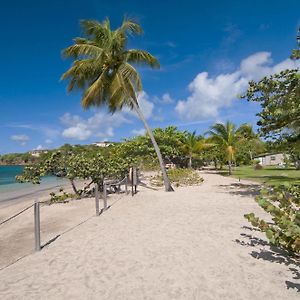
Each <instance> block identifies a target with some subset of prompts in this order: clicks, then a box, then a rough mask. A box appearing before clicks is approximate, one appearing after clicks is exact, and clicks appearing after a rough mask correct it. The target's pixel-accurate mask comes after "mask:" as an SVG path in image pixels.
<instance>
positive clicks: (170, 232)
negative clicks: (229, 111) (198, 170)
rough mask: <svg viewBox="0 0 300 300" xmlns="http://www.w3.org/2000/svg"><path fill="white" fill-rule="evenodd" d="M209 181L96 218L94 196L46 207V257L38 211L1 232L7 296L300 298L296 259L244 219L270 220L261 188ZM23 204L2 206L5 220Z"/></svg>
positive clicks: (141, 196) (153, 193)
mask: <svg viewBox="0 0 300 300" xmlns="http://www.w3.org/2000/svg"><path fill="white" fill-rule="evenodd" d="M202 176H203V177H204V183H203V184H201V185H200V186H193V187H180V188H178V189H176V192H175V193H165V192H164V191H163V190H162V189H156V188H155V190H154V189H152V188H149V187H148V188H147V187H139V193H138V194H137V195H136V196H134V197H131V196H125V195H124V194H119V195H113V196H110V198H109V204H110V205H111V207H110V208H109V209H108V210H107V211H106V212H104V213H103V214H101V215H100V216H98V217H96V216H95V204H94V199H82V200H77V201H72V202H70V203H66V204H56V205H51V206H43V207H42V208H41V220H42V221H41V222H42V225H41V226H42V229H41V234H42V244H46V246H45V247H44V248H43V249H42V251H40V252H33V246H34V240H33V211H32V210H28V211H26V213H24V214H23V215H22V216H19V217H18V218H16V219H15V221H14V222H11V223H6V224H5V225H3V226H1V227H0V232H1V234H0V236H1V238H0V259H1V260H0V268H2V269H1V271H0V298H1V299H272V300H274V299H299V291H300V276H299V275H300V274H299V261H298V262H297V261H296V260H295V259H294V258H292V257H287V256H285V254H284V253H282V252H281V251H278V250H276V249H274V248H273V247H270V245H269V244H268V243H267V240H266V238H265V236H264V234H262V233H260V232H259V231H257V230H254V229H253V228H252V227H251V226H249V223H248V222H247V221H246V220H245V219H244V217H243V215H244V213H248V212H251V211H253V212H255V213H257V214H258V215H261V216H265V217H266V215H265V213H264V212H263V211H262V210H261V209H260V208H259V207H258V206H257V204H256V203H255V202H254V201H253V197H254V195H255V194H257V191H258V190H259V185H257V184H255V183H251V182H247V181H241V182H239V181H238V180H236V179H233V178H228V177H222V176H220V175H216V174H210V173H202ZM24 205H25V206H26V203H23V202H22V203H17V204H14V205H10V206H8V207H5V208H2V209H1V214H0V216H1V219H2V218H3V217H5V216H6V215H10V214H11V213H12V212H13V211H18V210H19V209H20V208H22V206H24ZM49 241H51V242H50V243H49ZM9 264H10V265H9ZM7 265H9V266H7Z"/></svg>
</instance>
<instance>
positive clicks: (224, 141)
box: [208, 121, 263, 175]
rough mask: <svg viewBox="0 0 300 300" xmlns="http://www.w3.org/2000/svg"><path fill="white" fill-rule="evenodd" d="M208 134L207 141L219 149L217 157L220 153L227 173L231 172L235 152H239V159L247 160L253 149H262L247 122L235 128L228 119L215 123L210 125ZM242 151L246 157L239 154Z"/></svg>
mask: <svg viewBox="0 0 300 300" xmlns="http://www.w3.org/2000/svg"><path fill="white" fill-rule="evenodd" d="M208 134H209V135H210V138H209V141H211V142H213V143H215V147H217V148H218V150H216V151H221V153H219V154H218V156H219V159H220V154H221V159H222V160H223V161H224V162H227V163H228V171H229V175H231V174H232V163H233V162H234V161H236V156H237V154H239V159H240V161H243V160H244V161H243V162H245V161H248V162H249V160H250V159H252V155H253V150H255V152H257V150H258V149H260V150H263V147H262V146H260V145H261V144H262V142H261V141H260V139H259V138H258V136H257V135H256V134H255V133H254V132H253V129H252V127H251V126H250V125H249V124H242V125H241V126H240V127H239V128H236V126H235V124H233V123H232V122H229V121H228V122H226V124H222V123H217V124H215V125H213V126H211V128H210V131H209V132H208ZM240 150H242V151H240ZM242 152H244V155H245V154H246V155H245V156H246V157H248V159H247V158H245V156H243V155H240V153H242ZM245 152H246V153H245ZM247 152H248V153H247Z"/></svg>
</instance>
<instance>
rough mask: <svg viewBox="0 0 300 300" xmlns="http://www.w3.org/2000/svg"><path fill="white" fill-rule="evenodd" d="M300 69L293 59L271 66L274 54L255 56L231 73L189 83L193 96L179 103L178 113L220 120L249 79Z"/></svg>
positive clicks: (203, 75)
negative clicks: (223, 109) (224, 109)
mask: <svg viewBox="0 0 300 300" xmlns="http://www.w3.org/2000/svg"><path fill="white" fill-rule="evenodd" d="M299 67H300V62H299V61H292V60H290V59H286V60H284V61H282V62H280V63H278V64H276V65H273V66H272V59H271V53H269V52H258V53H255V54H253V55H251V56H249V57H247V58H245V59H244V60H242V61H241V64H240V67H239V68H238V69H237V70H236V71H234V72H232V73H221V74H219V75H218V76H215V77H209V74H208V73H207V72H201V73H199V74H198V75H197V76H196V77H195V79H194V80H193V81H192V82H191V83H190V84H189V87H188V88H189V91H190V93H191V94H190V96H188V97H187V98H186V99H184V100H180V101H178V102H177V105H176V108H175V110H176V112H177V114H178V115H179V116H180V118H181V119H183V120H189V121H191V120H192V121H193V120H202V119H208V118H217V117H218V114H219V110H220V109H221V108H223V107H229V106H231V105H232V102H233V101H234V100H235V99H237V97H238V95H240V94H242V93H243V92H245V91H246V89H247V86H248V82H249V80H259V79H261V78H262V77H263V76H266V75H270V74H272V73H276V72H280V71H282V70H285V69H287V68H293V69H294V68H299Z"/></svg>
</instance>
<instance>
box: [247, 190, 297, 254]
mask: <svg viewBox="0 0 300 300" xmlns="http://www.w3.org/2000/svg"><path fill="white" fill-rule="evenodd" d="M256 202H257V203H258V205H259V206H260V207H262V208H263V209H264V210H265V211H266V212H267V213H269V214H270V215H271V217H272V220H273V222H274V223H273V224H270V223H268V222H266V221H264V220H262V219H260V218H258V217H256V216H255V214H254V213H250V214H246V215H245V218H246V219H247V220H248V221H249V222H250V223H251V224H252V225H253V226H254V227H257V228H259V229H260V230H261V231H263V232H265V234H266V236H267V238H268V239H269V241H270V243H271V244H273V245H276V246H278V247H281V248H283V249H285V250H288V251H289V252H296V253H300V210H299V208H300V186H299V185H298V186H291V187H284V186H281V187H277V188H274V189H270V188H269V189H267V190H264V191H262V193H261V195H260V196H259V197H257V198H256Z"/></svg>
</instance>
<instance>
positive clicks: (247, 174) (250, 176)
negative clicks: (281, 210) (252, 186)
mask: <svg viewBox="0 0 300 300" xmlns="http://www.w3.org/2000/svg"><path fill="white" fill-rule="evenodd" d="M220 173H221V174H222V175H228V171H227V170H222V171H221V172H220ZM232 176H233V177H235V178H240V179H246V180H252V181H256V182H260V183H263V184H267V185H272V186H278V185H282V184H300V171H299V170H296V169H295V168H279V167H276V166H268V167H264V168H262V169H261V170H255V169H254V167H253V166H241V167H236V168H234V170H233V172H232Z"/></svg>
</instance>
